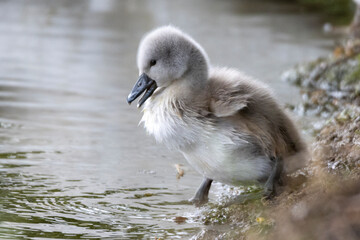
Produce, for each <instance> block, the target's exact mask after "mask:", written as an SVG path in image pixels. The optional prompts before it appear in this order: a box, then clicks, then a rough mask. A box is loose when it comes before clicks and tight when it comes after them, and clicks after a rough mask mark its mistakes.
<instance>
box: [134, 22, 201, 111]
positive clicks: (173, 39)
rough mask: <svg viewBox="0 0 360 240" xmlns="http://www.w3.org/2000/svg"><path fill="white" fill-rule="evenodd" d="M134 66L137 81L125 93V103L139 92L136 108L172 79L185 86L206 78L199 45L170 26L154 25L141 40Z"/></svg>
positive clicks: (198, 82) (194, 85)
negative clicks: (136, 67) (137, 73)
mask: <svg viewBox="0 0 360 240" xmlns="http://www.w3.org/2000/svg"><path fill="white" fill-rule="evenodd" d="M137 66H138V69H139V76H140V77H139V80H138V81H137V83H136V84H135V86H134V88H133V90H132V92H131V93H130V94H129V96H128V99H127V100H128V103H131V102H132V101H134V100H135V99H136V98H137V97H139V96H140V95H141V94H142V93H143V92H145V94H144V96H143V97H142V98H141V99H140V100H139V103H138V107H140V106H141V105H142V104H143V103H144V102H145V101H146V100H147V99H148V98H149V97H150V96H151V95H152V94H153V92H154V91H155V90H156V88H167V87H169V86H170V85H172V84H173V83H174V82H176V81H187V82H188V83H189V86H191V87H196V86H197V85H201V84H200V83H201V81H203V80H205V79H206V78H207V74H208V58H207V55H206V53H205V51H204V50H203V49H202V47H201V46H200V45H199V44H198V43H197V42H195V40H193V39H192V38H191V37H190V36H188V35H187V34H185V33H183V32H182V31H180V30H179V29H177V28H175V27H172V26H165V27H160V28H157V29H155V30H153V31H151V32H150V33H148V34H147V35H145V37H144V38H143V39H142V40H141V42H140V45H139V48H138V54H137Z"/></svg>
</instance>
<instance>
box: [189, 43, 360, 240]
mask: <svg viewBox="0 0 360 240" xmlns="http://www.w3.org/2000/svg"><path fill="white" fill-rule="evenodd" d="M282 78H283V80H284V81H288V82H291V83H292V84H295V85H297V86H298V87H299V88H300V91H301V94H302V101H301V102H300V103H299V104H298V105H295V106H288V107H289V108H290V109H291V110H292V111H294V112H295V113H296V114H298V115H301V116H303V117H312V118H313V119H315V120H314V121H316V124H315V122H311V123H310V124H309V125H311V126H312V127H311V128H310V129H309V130H308V131H310V132H311V133H312V135H313V136H314V141H313V143H312V144H310V145H309V149H310V151H311V152H312V159H311V160H310V161H309V164H308V166H307V167H305V168H303V169H300V170H298V171H297V172H295V173H294V174H292V175H289V176H286V177H285V181H286V184H285V185H284V186H283V187H281V189H280V190H279V194H278V195H277V196H276V197H274V198H273V199H271V200H261V199H258V200H254V201H249V202H247V203H245V204H234V205H231V206H230V207H223V206H221V205H210V206H209V207H206V208H205V210H204V216H205V217H204V218H203V219H202V220H203V222H204V223H205V224H206V225H207V226H208V228H206V229H204V230H203V231H202V232H200V233H198V234H197V235H195V236H194V237H193V238H192V239H209V238H217V239H330V238H331V239H358V238H359V237H360V236H359V232H360V224H359V223H360V210H359V208H358V203H359V202H360V184H359V180H360V170H359V169H360V168H359V167H360V41H358V40H347V41H346V42H344V43H343V44H342V45H341V46H338V47H336V48H335V49H334V51H333V54H332V55H331V56H329V57H327V58H321V59H318V60H315V61H313V62H310V63H305V64H299V65H297V66H295V67H294V68H293V69H291V70H289V71H287V72H285V73H284V74H283V76H282ZM285 181H284V182H285ZM245 191H248V192H252V191H257V189H253V188H250V189H245ZM224 226H226V227H224Z"/></svg>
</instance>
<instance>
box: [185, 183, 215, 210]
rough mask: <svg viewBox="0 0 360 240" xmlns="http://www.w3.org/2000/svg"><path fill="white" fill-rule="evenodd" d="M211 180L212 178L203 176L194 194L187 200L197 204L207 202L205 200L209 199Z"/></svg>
mask: <svg viewBox="0 0 360 240" xmlns="http://www.w3.org/2000/svg"><path fill="white" fill-rule="evenodd" d="M212 181H213V180H212V179H209V178H205V179H204V180H203V182H202V183H201V185H200V187H199V189H198V190H197V191H196V193H195V196H194V197H193V198H191V199H190V200H189V201H190V202H192V203H193V204H195V205H197V206H200V205H203V204H204V203H207V201H208V200H209V190H210V187H211V183H212Z"/></svg>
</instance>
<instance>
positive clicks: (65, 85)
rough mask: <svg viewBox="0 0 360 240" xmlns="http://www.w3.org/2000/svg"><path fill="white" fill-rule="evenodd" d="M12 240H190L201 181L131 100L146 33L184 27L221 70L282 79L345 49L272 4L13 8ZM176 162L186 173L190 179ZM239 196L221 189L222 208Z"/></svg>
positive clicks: (98, 0)
mask: <svg viewBox="0 0 360 240" xmlns="http://www.w3.org/2000/svg"><path fill="white" fill-rule="evenodd" d="M0 19H1V21H0V33H1V34H0V195H1V198H0V237H1V238H5V239H11V238H14V239H21V238H71V239H74V238H150V237H151V238H154V237H161V238H187V237H189V236H191V235H192V234H194V233H195V232H197V231H198V230H199V229H200V228H202V227H203V225H202V224H201V221H200V220H199V219H200V218H201V216H200V215H201V214H200V210H199V209H196V208H195V207H193V206H191V205H188V204H186V201H185V200H186V199H188V198H190V197H191V196H192V194H193V193H194V191H195V190H196V188H197V186H198V185H199V184H200V182H201V177H200V176H199V175H198V174H197V173H195V172H194V171H193V170H192V169H191V168H190V167H189V166H187V164H186V163H185V162H184V160H183V158H182V157H181V156H180V155H179V154H177V153H172V152H169V151H167V150H166V149H164V147H162V146H159V145H156V144H155V143H154V141H153V139H152V138H150V137H148V136H146V134H145V133H144V131H143V129H142V128H139V127H137V123H138V122H139V118H140V114H139V111H138V110H137V109H135V107H129V106H128V105H127V104H126V101H125V98H126V96H127V94H128V92H129V90H130V89H131V87H132V85H133V83H134V81H135V80H136V77H137V69H136V66H135V55H136V48H137V44H138V42H139V40H140V38H141V36H142V35H143V33H144V32H146V31H148V30H150V29H152V28H153V27H156V26H159V25H162V24H168V23H173V24H175V25H177V26H180V27H181V28H183V29H184V30H185V31H187V32H189V33H190V34H192V35H193V36H194V37H195V38H196V39H197V40H198V41H199V42H200V43H201V44H203V46H204V48H205V49H206V50H207V51H208V54H209V56H210V59H211V60H212V63H213V64H214V65H229V66H233V67H238V68H241V69H243V70H245V71H246V72H247V73H249V74H251V75H254V76H256V77H259V78H261V79H262V80H264V81H266V82H268V83H269V84H270V85H271V86H272V87H273V88H274V89H275V91H276V92H277V94H278V96H279V99H280V101H282V102H283V103H285V102H292V101H296V99H297V98H298V95H297V90H296V89H294V88H291V87H289V86H288V85H286V84H285V83H282V82H280V81H279V76H280V72H281V71H283V70H285V69H287V68H289V67H290V66H292V65H293V64H295V63H297V62H299V61H304V60H309V59H312V58H314V57H316V56H319V55H322V54H325V53H326V52H327V50H326V48H327V47H328V46H329V45H330V44H331V41H330V40H329V39H324V38H323V37H322V36H321V34H320V33H319V29H320V25H319V23H318V22H317V21H316V18H314V17H311V16H307V15H305V16H302V15H299V14H297V13H296V9H295V10H294V7H293V6H287V5H278V4H273V3H268V2H265V1H245V0H244V1H237V0H230V1H205V0H201V1H196V2H194V1H165V0H154V1H145V0H143V1H140V0H137V1H133V0H128V1H116V0H79V1H71V0H57V1H45V0H34V1H31V2H30V1H26V0H19V1H9V0H8V1H1V2H0ZM175 163H182V164H184V165H185V176H184V177H183V178H181V179H180V180H177V179H176V170H175V167H174V166H173V165H174V164H175ZM224 189H225V188H224V187H222V186H221V184H217V185H216V184H215V187H214V188H213V189H212V191H211V196H210V197H211V199H212V201H217V196H218V195H219V194H220V195H221V194H222V193H223V192H224V191H225V190H224Z"/></svg>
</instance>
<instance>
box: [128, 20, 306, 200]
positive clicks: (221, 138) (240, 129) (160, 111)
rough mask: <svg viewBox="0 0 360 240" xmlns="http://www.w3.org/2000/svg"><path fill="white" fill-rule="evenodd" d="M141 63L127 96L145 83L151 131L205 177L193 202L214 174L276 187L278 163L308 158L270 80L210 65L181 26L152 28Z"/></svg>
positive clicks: (289, 165) (288, 166)
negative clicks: (138, 76) (258, 78)
mask: <svg viewBox="0 0 360 240" xmlns="http://www.w3.org/2000/svg"><path fill="white" fill-rule="evenodd" d="M137 65H138V68H139V75H140V79H139V81H138V83H137V84H136V85H135V86H134V89H133V91H132V93H131V94H130V95H129V97H128V102H129V103H130V102H132V101H134V100H135V98H137V97H138V96H139V95H140V94H141V93H142V92H144V91H146V93H145V95H146V96H145V95H144V97H143V99H141V100H140V101H141V102H140V105H142V104H143V103H144V105H143V117H142V120H141V122H143V123H144V126H145V128H146V130H147V132H148V133H150V134H151V135H153V136H154V137H155V139H156V140H157V141H158V142H160V143H164V144H165V145H166V146H167V147H169V148H170V149H175V150H178V151H180V152H181V153H182V154H183V155H184V156H185V158H186V159H187V161H188V162H189V163H190V165H191V166H193V167H194V168H195V169H196V170H197V171H198V172H199V173H200V174H202V175H203V176H204V177H205V181H204V183H203V184H202V186H201V187H200V189H199V190H198V192H197V194H196V196H195V198H194V199H193V201H194V202H197V203H203V202H206V201H207V195H208V191H209V188H210V185H211V182H212V180H215V181H219V182H222V183H225V184H230V185H240V184H242V183H245V182H260V183H266V186H267V187H269V186H270V188H271V189H270V191H271V192H273V188H272V186H273V184H274V182H275V181H276V180H277V179H278V175H279V173H277V172H278V171H281V170H282V169H280V167H278V166H282V165H284V170H285V171H286V172H291V171H294V170H296V169H298V168H299V167H302V166H304V164H305V162H306V160H307V158H308V152H307V148H306V145H305V143H304V141H303V140H302V139H301V137H300V135H299V133H298V131H297V129H296V127H295V126H294V124H293V122H292V121H291V120H290V118H289V117H288V116H287V115H286V114H285V112H284V111H283V110H282V109H281V108H280V106H279V104H278V103H277V102H276V100H275V98H274V97H273V94H272V93H271V91H270V90H269V88H268V87H267V86H266V85H265V84H264V83H262V82H259V81H257V80H255V79H253V78H251V77H248V76H246V75H245V74H243V73H241V72H240V71H238V70H235V69H229V68H215V67H211V66H210V64H209V59H208V56H207V54H206V52H205V51H204V49H203V48H202V47H201V46H200V45H199V44H198V43H197V42H196V41H195V40H193V39H192V38H191V37H190V36H188V35H187V34H185V33H183V32H182V31H180V30H179V29H177V28H175V27H172V26H165V27H160V28H158V29H155V30H154V31H152V32H150V33H148V34H147V35H146V36H145V37H144V38H143V39H142V41H141V43H140V46H139V49H138V55H137ZM150 88H151V89H152V90H151V91H150V90H149V89H150ZM274 159H275V160H274ZM278 161H279V164H277V163H278ZM280 161H281V164H280ZM275 168H276V169H275ZM269 182H270V183H269Z"/></svg>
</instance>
